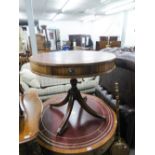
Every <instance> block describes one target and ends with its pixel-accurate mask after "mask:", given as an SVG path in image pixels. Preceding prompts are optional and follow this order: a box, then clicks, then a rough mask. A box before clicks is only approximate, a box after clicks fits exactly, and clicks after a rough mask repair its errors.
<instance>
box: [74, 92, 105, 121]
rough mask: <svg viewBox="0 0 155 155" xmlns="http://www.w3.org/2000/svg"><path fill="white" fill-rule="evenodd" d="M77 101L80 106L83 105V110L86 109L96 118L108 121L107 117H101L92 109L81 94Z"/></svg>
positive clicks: (78, 93) (78, 94) (78, 95)
mask: <svg viewBox="0 0 155 155" xmlns="http://www.w3.org/2000/svg"><path fill="white" fill-rule="evenodd" d="M76 95H77V98H76V99H77V100H78V102H79V104H80V105H81V107H82V108H84V109H85V110H86V111H87V112H88V113H89V114H91V115H93V116H94V117H98V118H101V119H104V120H106V117H105V116H101V115H99V114H98V113H97V112H96V111H94V110H93V109H92V108H90V107H89V106H88V105H87V103H86V99H85V98H82V96H81V94H80V92H77V94H76Z"/></svg>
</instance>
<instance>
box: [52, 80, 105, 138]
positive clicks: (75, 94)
mask: <svg viewBox="0 0 155 155" xmlns="http://www.w3.org/2000/svg"><path fill="white" fill-rule="evenodd" d="M70 83H71V88H70V89H69V91H68V94H67V96H66V97H65V99H64V100H63V101H61V102H60V103H55V104H51V107H52V106H62V105H65V104H66V103H68V106H67V112H66V114H65V116H64V118H63V120H62V123H61V125H60V126H59V128H58V130H57V134H58V135H61V134H63V132H64V130H65V128H66V125H67V122H68V119H69V117H70V114H71V112H72V109H73V105H74V101H75V100H77V101H78V103H79V104H80V105H81V107H82V108H83V109H84V110H85V111H87V112H88V113H89V114H91V115H93V116H94V117H97V118H100V119H103V120H106V117H105V116H102V115H100V114H98V113H97V112H96V111H94V110H93V109H92V108H90V107H89V106H88V105H87V103H86V101H87V98H86V97H84V98H83V97H82V96H81V94H80V91H79V90H78V89H77V83H78V81H77V79H71V80H70Z"/></svg>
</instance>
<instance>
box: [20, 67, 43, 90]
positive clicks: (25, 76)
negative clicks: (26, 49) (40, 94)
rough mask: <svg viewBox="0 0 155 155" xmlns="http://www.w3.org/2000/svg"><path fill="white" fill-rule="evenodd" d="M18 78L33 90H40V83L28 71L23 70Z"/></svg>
mask: <svg viewBox="0 0 155 155" xmlns="http://www.w3.org/2000/svg"><path fill="white" fill-rule="evenodd" d="M20 78H21V79H22V80H23V81H24V82H25V83H27V84H28V85H29V86H31V87H34V88H40V83H39V80H38V79H37V76H36V75H35V74H33V73H32V72H31V71H30V70H29V69H23V70H22V71H21V72H20Z"/></svg>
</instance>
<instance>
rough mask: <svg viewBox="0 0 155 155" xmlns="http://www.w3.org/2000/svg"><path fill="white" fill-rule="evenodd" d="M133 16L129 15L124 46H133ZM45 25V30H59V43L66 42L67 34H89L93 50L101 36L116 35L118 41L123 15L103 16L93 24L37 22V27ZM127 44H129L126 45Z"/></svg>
mask: <svg viewBox="0 0 155 155" xmlns="http://www.w3.org/2000/svg"><path fill="white" fill-rule="evenodd" d="M132 16H133V14H132V13H131V15H130V18H129V19H130V20H129V21H128V23H127V24H128V25H129V26H127V28H126V30H127V31H129V32H127V33H126V35H128V37H126V40H125V45H133V42H134V41H133V40H134V38H133V37H134V35H133V33H132V32H131V31H133V28H131V27H133V24H132V23H130V22H132V20H131V19H132V18H131V17H132ZM44 24H45V25H47V28H51V29H59V30H60V37H61V41H64V40H68V39H69V37H68V36H69V34H90V35H91V36H92V40H93V42H94V48H95V44H96V41H99V36H102V35H106V36H109V35H117V36H119V40H120V39H121V35H122V28H123V13H119V14H116V15H109V16H105V17H103V18H102V19H100V20H98V21H95V22H87V23H82V22H79V21H54V22H52V21H43V20H40V21H39V25H44ZM128 42H129V43H128Z"/></svg>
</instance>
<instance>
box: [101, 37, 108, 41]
mask: <svg viewBox="0 0 155 155" xmlns="http://www.w3.org/2000/svg"><path fill="white" fill-rule="evenodd" d="M100 41H108V36H100Z"/></svg>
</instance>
